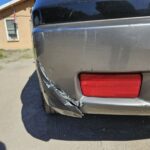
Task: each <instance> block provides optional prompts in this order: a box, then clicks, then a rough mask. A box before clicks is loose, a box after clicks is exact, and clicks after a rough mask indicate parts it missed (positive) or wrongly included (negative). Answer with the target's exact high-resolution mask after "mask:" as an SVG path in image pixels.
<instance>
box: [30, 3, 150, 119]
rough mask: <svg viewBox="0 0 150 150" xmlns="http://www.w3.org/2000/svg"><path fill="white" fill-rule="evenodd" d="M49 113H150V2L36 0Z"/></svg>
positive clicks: (40, 69) (36, 37)
mask: <svg viewBox="0 0 150 150" xmlns="http://www.w3.org/2000/svg"><path fill="white" fill-rule="evenodd" d="M32 20H33V42H34V51H35V52H34V53H35V59H36V66H37V74H38V79H39V82H40V87H41V91H42V92H41V93H42V95H43V97H44V98H43V101H44V108H45V111H46V112H47V113H59V114H62V115H67V116H71V117H77V118H82V117H83V116H84V115H85V114H109V115H142V116H149V115H150V0H142V1H141V0H36V2H35V4H34V7H33V10H32Z"/></svg>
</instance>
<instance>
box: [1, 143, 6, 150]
mask: <svg viewBox="0 0 150 150" xmlns="http://www.w3.org/2000/svg"><path fill="white" fill-rule="evenodd" d="M0 150H6V146H5V144H4V143H2V142H0Z"/></svg>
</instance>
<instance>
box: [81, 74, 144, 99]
mask: <svg viewBox="0 0 150 150" xmlns="http://www.w3.org/2000/svg"><path fill="white" fill-rule="evenodd" d="M79 79H80V86H81V91H82V93H83V95H84V96H88V97H102V98H136V97H138V96H139V94H140V88H141V84H142V75H141V74H87V73H83V74H80V75H79Z"/></svg>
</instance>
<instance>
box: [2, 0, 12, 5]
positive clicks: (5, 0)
mask: <svg viewBox="0 0 150 150" xmlns="http://www.w3.org/2000/svg"><path fill="white" fill-rule="evenodd" d="M9 1H10V0H0V5H2V4H5V3H7V2H9Z"/></svg>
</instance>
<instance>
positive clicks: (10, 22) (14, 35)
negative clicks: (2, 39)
mask: <svg viewBox="0 0 150 150" xmlns="http://www.w3.org/2000/svg"><path fill="white" fill-rule="evenodd" d="M5 24H6V33H7V40H8V41H18V40H19V37H18V29H17V24H16V23H15V21H14V19H6V20H5Z"/></svg>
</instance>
